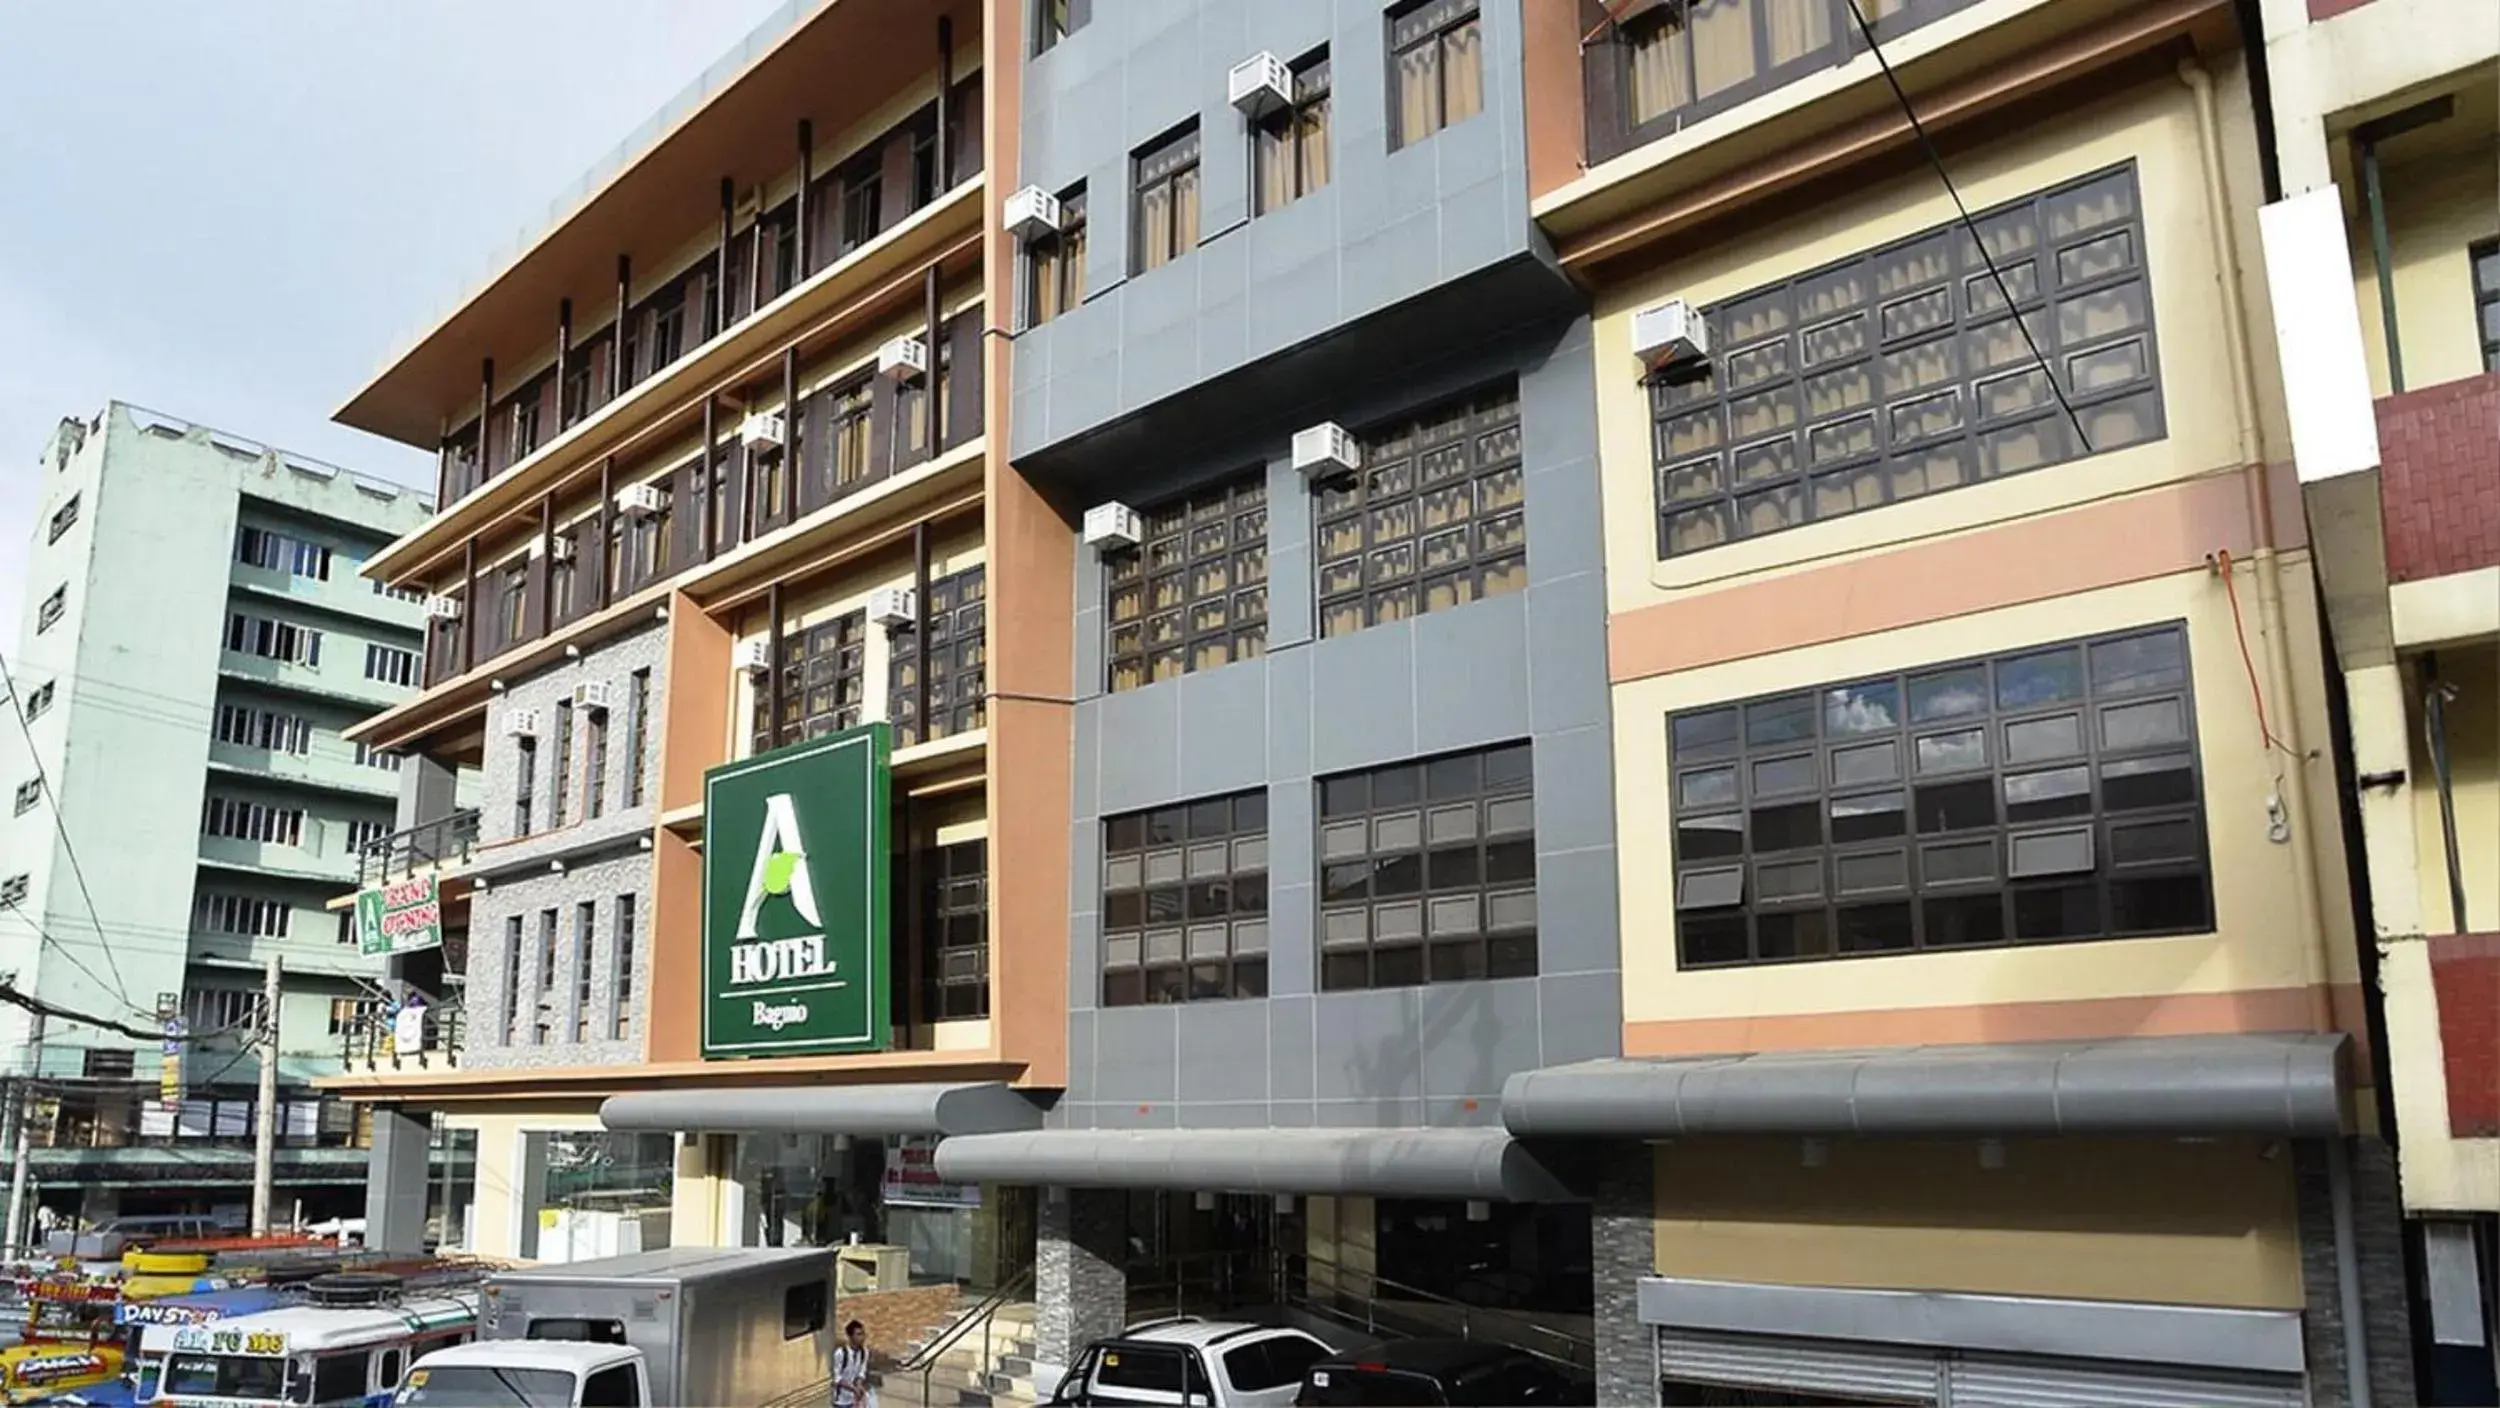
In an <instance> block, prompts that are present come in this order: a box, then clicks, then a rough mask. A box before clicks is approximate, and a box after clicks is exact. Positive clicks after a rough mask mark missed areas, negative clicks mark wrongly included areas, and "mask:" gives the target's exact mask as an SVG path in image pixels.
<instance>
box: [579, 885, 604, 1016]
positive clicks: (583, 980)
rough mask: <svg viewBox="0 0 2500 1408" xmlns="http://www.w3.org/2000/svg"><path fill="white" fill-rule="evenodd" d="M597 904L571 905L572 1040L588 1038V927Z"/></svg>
mask: <svg viewBox="0 0 2500 1408" xmlns="http://www.w3.org/2000/svg"><path fill="white" fill-rule="evenodd" d="M598 914H599V906H598V905H597V904H596V903H595V902H593V901H590V900H584V901H582V902H581V903H580V904H577V905H575V906H573V1039H574V1040H575V1041H588V1040H590V945H591V926H592V925H593V924H594V923H595V922H596V921H597V919H598Z"/></svg>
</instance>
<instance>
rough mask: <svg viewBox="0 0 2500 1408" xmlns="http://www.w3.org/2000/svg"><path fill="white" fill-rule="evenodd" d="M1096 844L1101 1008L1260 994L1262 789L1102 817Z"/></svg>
mask: <svg viewBox="0 0 2500 1408" xmlns="http://www.w3.org/2000/svg"><path fill="white" fill-rule="evenodd" d="M1102 837H1103V842H1102V875H1101V884H1102V891H1101V893H1102V925H1101V928H1102V949H1101V954H1100V960H1101V979H1102V986H1101V993H1102V1005H1103V1006H1105V1007H1138V1006H1149V1005H1161V1004H1166V1003H1178V1002H1222V1001H1230V1000H1233V999H1237V998H1261V997H1265V996H1267V994H1268V963H1269V952H1270V948H1269V944H1270V934H1271V930H1270V927H1269V919H1268V874H1269V865H1270V856H1269V842H1268V797H1267V793H1266V791H1265V790H1264V789H1258V790H1253V791H1248V792H1235V793H1226V794H1222V795H1219V796H1214V797H1201V798H1196V799H1193V800H1191V801H1186V802H1175V803H1171V804H1169V805H1167V806H1161V807H1149V808H1147V809H1145V810H1143V811H1135V812H1123V813H1120V814H1119V815H1116V816H1107V817H1104V818H1103V819H1102ZM1193 940H1194V941H1195V943H1196V945H1198V946H1199V948H1198V951H1197V952H1195V953H1193V952H1192V948H1193ZM1218 944H1220V945H1221V949H1220V951H1218V949H1217V948H1215V947H1209V946H1210V945H1218Z"/></svg>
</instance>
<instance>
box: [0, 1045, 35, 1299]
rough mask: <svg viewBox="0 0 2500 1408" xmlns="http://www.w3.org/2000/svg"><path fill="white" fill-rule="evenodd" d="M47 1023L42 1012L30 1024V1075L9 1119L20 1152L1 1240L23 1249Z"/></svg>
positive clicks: (13, 1167) (20, 1084)
mask: <svg viewBox="0 0 2500 1408" xmlns="http://www.w3.org/2000/svg"><path fill="white" fill-rule="evenodd" d="M43 1022H44V1016H43V1014H42V1013H41V1012H37V1013H35V1014H34V1017H33V1019H32V1020H31V1021H29V1022H28V1023H27V1024H26V1076H25V1079H23V1080H21V1081H19V1082H18V1083H17V1089H16V1091H15V1092H14V1094H15V1096H16V1098H15V1099H14V1100H12V1101H10V1103H9V1116H10V1120H9V1122H10V1123H11V1124H14V1125H16V1126H17V1152H16V1158H15V1162H14V1163H12V1164H11V1166H10V1168H9V1223H8V1226H7V1227H5V1228H0V1242H5V1243H7V1244H8V1245H9V1246H10V1247H12V1248H16V1249H19V1250H21V1251H22V1250H23V1249H24V1247H25V1239H23V1238H21V1237H20V1236H19V1233H18V1229H19V1228H21V1227H24V1226H27V1225H28V1220H29V1218H30V1217H31V1216H32V1214H31V1213H30V1212H29V1210H28V1209H27V1207H26V1184H27V1174H28V1172H29V1171H30V1168H31V1166H32V1164H33V1162H34V1153H33V1146H34V1132H35V1103H34V1102H35V1091H36V1090H37V1089H38V1087H37V1085H36V1083H35V1081H36V1077H38V1076H40V1075H42V1074H43Z"/></svg>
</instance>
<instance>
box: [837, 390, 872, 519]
mask: <svg viewBox="0 0 2500 1408" xmlns="http://www.w3.org/2000/svg"><path fill="white" fill-rule="evenodd" d="M826 394H827V395H829V396H831V397H832V398H833V414H832V419H833V434H832V437H831V445H830V448H829V451H828V453H827V457H826V465H827V467H828V469H829V470H830V472H831V473H832V475H833V494H834V495H839V494H841V493H844V492H846V491H848V490H850V489H852V488H855V487H857V486H859V485H861V484H865V483H867V482H868V469H869V463H868V446H869V443H870V442H869V429H868V427H869V414H870V412H871V411H872V410H873V409H874V405H875V400H874V397H873V396H872V394H871V393H870V391H869V387H868V382H867V381H866V379H864V378H863V379H861V380H859V381H855V382H853V383H851V384H850V385H848V386H844V387H838V388H836V389H835V390H833V391H830V392H827V393H826ZM828 497H831V495H829V496H828Z"/></svg>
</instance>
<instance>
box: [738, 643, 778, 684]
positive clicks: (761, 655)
mask: <svg viewBox="0 0 2500 1408" xmlns="http://www.w3.org/2000/svg"><path fill="white" fill-rule="evenodd" d="M772 667H773V643H772V642H771V641H768V640H766V639H764V638H763V637H762V636H757V637H755V638H754V639H752V640H742V641H740V642H738V668H739V669H741V670H744V671H746V672H747V673H748V674H750V675H760V674H762V673H764V672H765V671H766V670H769V669H771V668H772Z"/></svg>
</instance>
